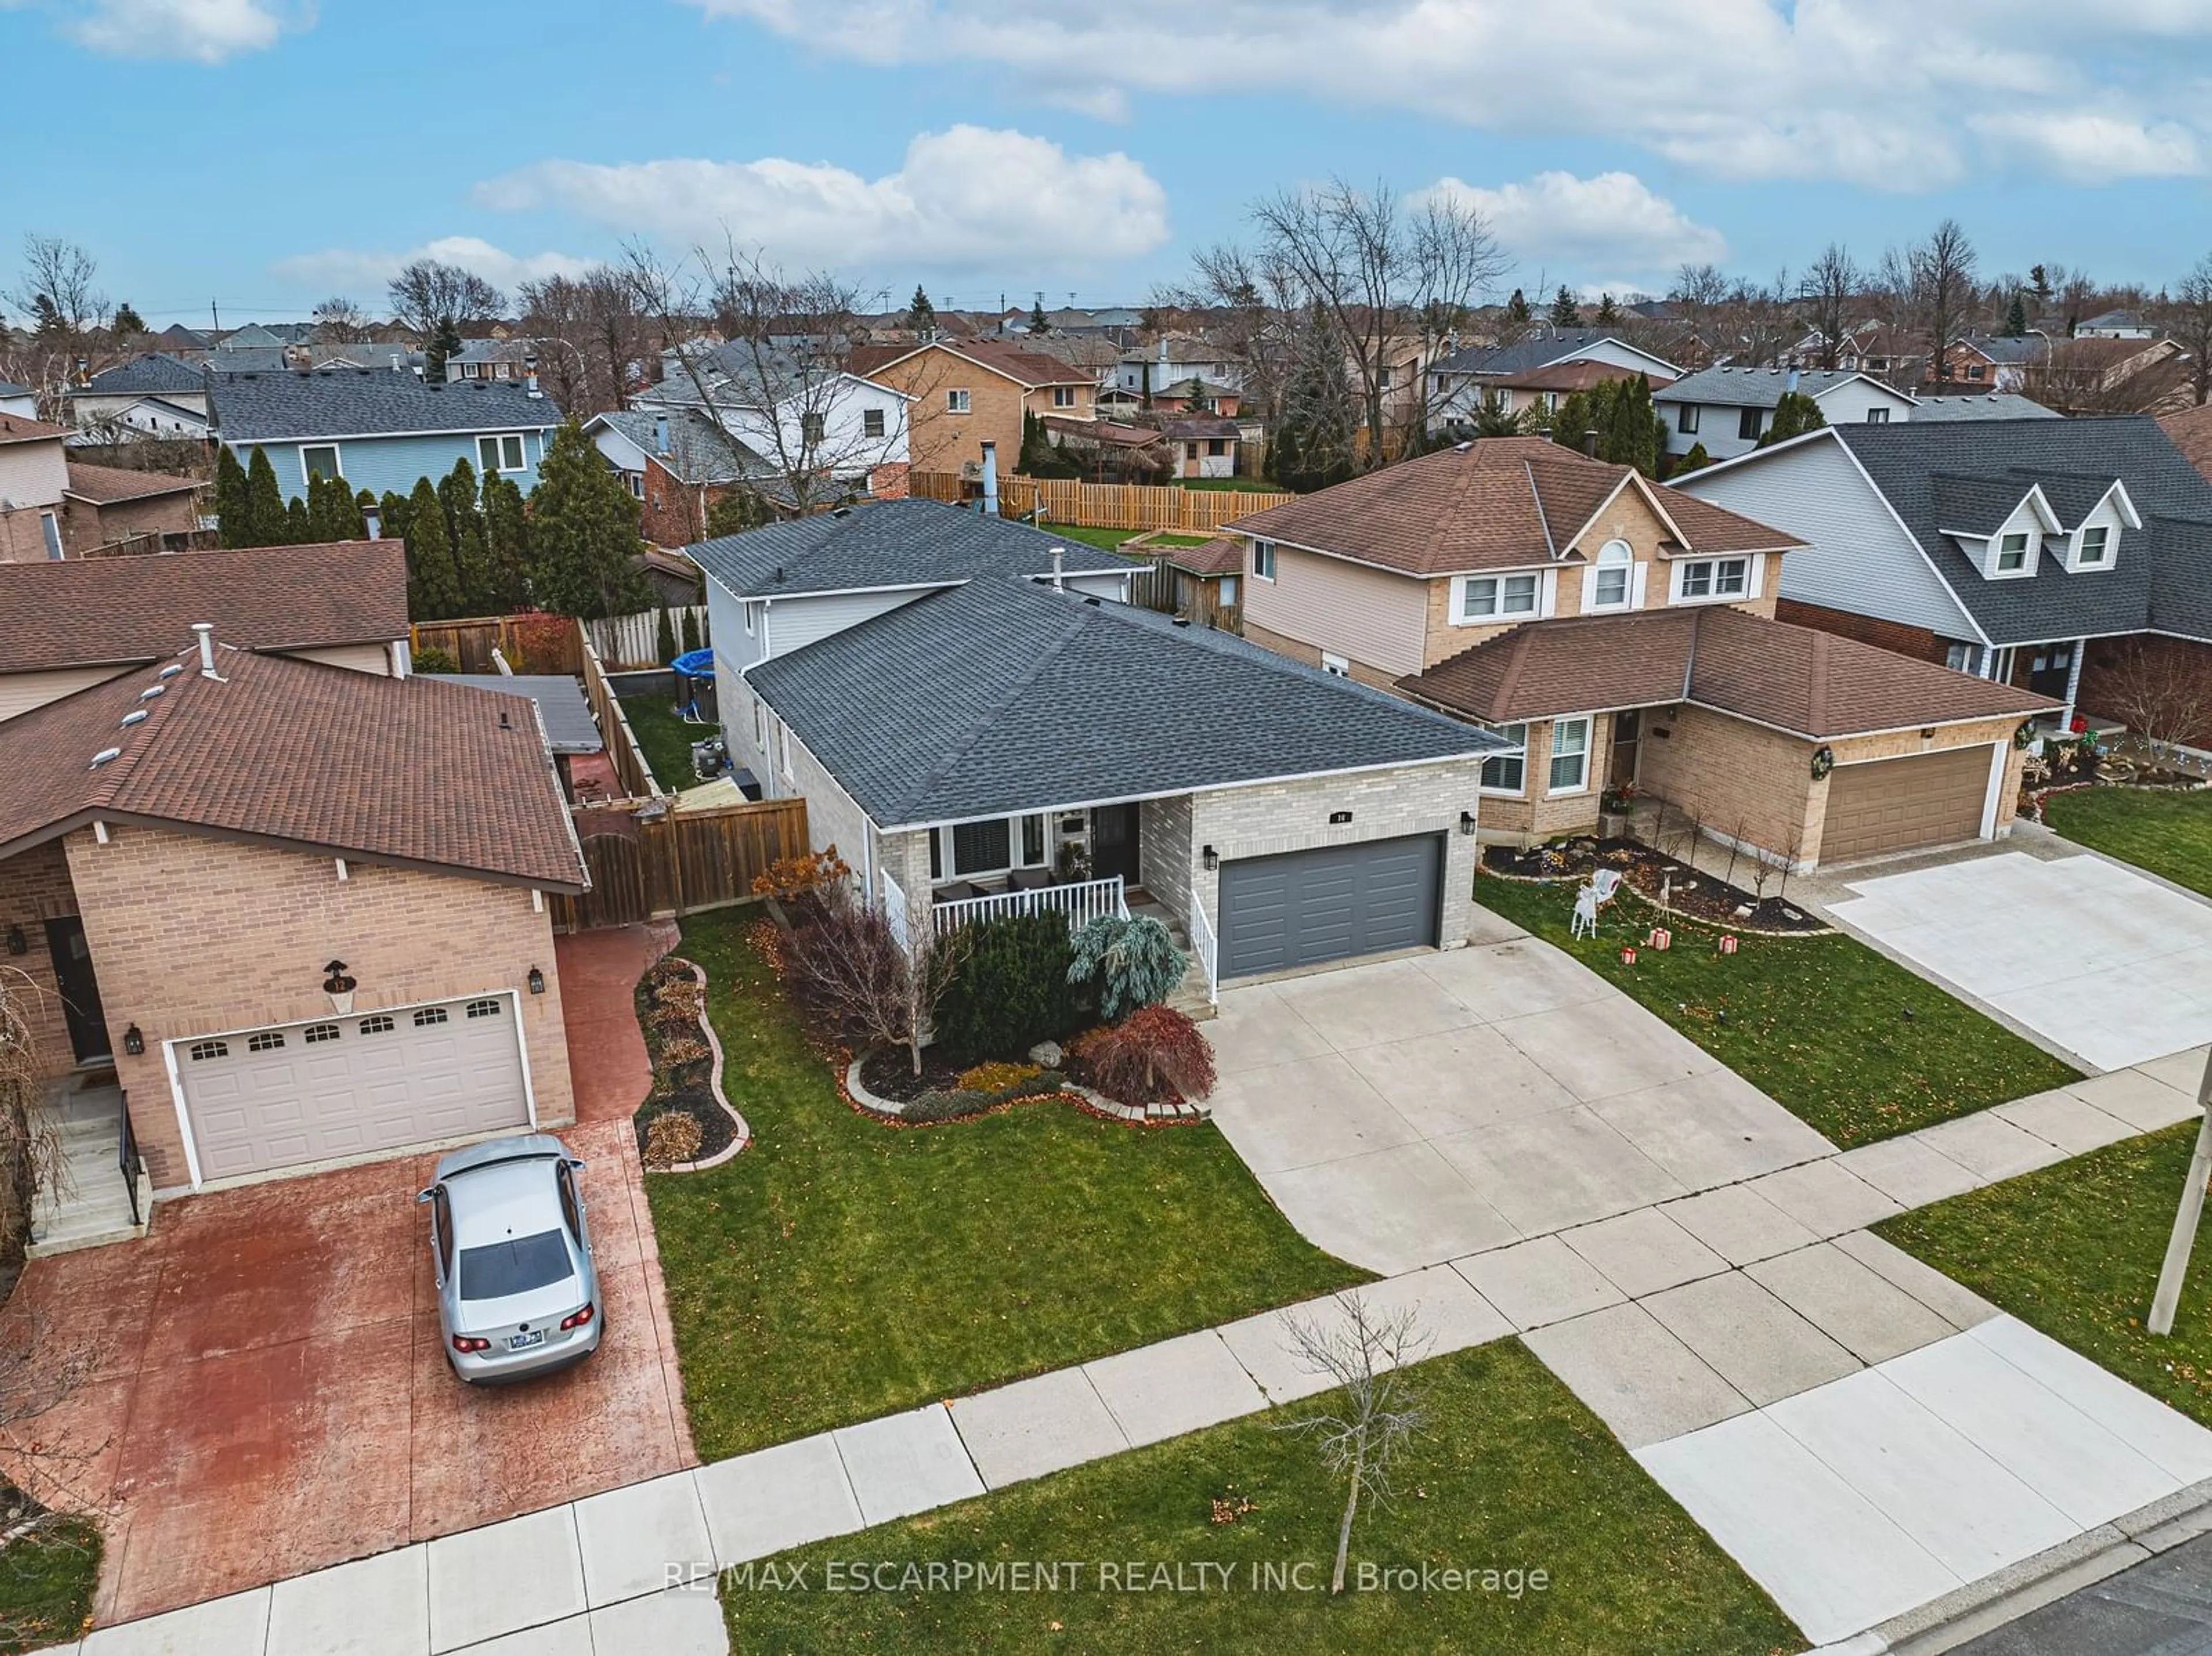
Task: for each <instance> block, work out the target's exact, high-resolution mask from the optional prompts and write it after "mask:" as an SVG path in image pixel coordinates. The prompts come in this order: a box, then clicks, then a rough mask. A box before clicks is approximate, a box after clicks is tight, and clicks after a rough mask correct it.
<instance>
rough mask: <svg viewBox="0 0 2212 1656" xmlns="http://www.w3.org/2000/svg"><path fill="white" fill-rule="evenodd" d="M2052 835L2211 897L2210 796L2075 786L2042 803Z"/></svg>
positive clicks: (2152, 790) (2153, 790) (2211, 834)
mask: <svg viewBox="0 0 2212 1656" xmlns="http://www.w3.org/2000/svg"><path fill="white" fill-rule="evenodd" d="M2043 820H2044V821H2045V822H2046V823H2048V824H2049V825H2050V826H2051V828H2053V829H2054V830H2055V831H2057V833H2060V834H2064V835H2065V836H2066V837H2067V838H2068V839H2069V840H2075V841H2076V842H2077V843H2079V844H2081V845H2085V846H2088V847H2089V848H2090V849H2091V850H2093V851H2101V852H2104V853H2105V854H2106V856H2107V857H2117V858H2119V859H2120V860H2121V861H2122V862H2124V863H2133V864H2135V865H2136V867H2137V868H2147V869H2148V870H2150V871H2151V872H2152V873H2154V874H2156V875H2158V876H2160V877H2162V878H2164V879H2168V880H2171V881H2172V882H2173V883H2175V884H2176V885H2185V886H2187V887H2188V888H2189V889H2191V891H2199V892H2202V893H2203V894H2204V895H2206V896H2208V897H2212V792H2203V793H2168V792H2163V791H2161V790H2158V789H2153V788H2077V789H2075V791H2074V792H2070V793H2054V794H2052V795H2051V797H2050V798H2047V799H2045V801H2044V802H2043Z"/></svg>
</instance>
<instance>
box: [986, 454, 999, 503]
mask: <svg viewBox="0 0 2212 1656" xmlns="http://www.w3.org/2000/svg"><path fill="white" fill-rule="evenodd" d="M983 514H984V515H985V516H986V517H990V518H995V517H997V516H998V515H999V446H998V445H997V444H996V443H986V444H984V445H983Z"/></svg>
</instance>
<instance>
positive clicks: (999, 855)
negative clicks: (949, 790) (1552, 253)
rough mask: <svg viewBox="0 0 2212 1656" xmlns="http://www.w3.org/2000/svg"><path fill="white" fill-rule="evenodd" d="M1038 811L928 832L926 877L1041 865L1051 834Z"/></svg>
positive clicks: (990, 872) (978, 874) (971, 874)
mask: <svg viewBox="0 0 2212 1656" xmlns="http://www.w3.org/2000/svg"><path fill="white" fill-rule="evenodd" d="M1047 828H1048V824H1047V823H1046V822H1045V818H1044V814H1043V813H1042V811H1030V812H1028V813H1026V814H1024V815H1023V816H986V817H982V818H980V819H978V820H977V821H975V822H955V823H954V824H953V825H952V826H951V828H933V829H932V830H931V831H930V835H929V877H930V878H931V879H933V880H944V879H955V880H972V879H979V878H987V877H990V876H992V875H994V874H1009V873H1012V871H1013V870H1016V869H1018V868H1042V867H1043V866H1044V865H1045V864H1046V863H1047V862H1048V860H1049V857H1048V851H1049V849H1050V843H1051V835H1050V834H1049V833H1048V831H1047Z"/></svg>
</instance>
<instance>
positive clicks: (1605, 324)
mask: <svg viewBox="0 0 2212 1656" xmlns="http://www.w3.org/2000/svg"><path fill="white" fill-rule="evenodd" d="M1591 320H1592V321H1594V322H1595V323H1596V324H1597V325H1598V326H1599V327H1601V328H1617V327H1619V326H1620V307H1619V306H1616V305H1615V304H1614V303H1613V295H1612V294H1599V295H1598V296H1597V314H1596V315H1595V317H1593V318H1591Z"/></svg>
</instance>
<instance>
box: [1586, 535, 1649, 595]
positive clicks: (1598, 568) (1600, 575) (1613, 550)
mask: <svg viewBox="0 0 2212 1656" xmlns="http://www.w3.org/2000/svg"><path fill="white" fill-rule="evenodd" d="M1635 575H1636V554H1635V552H1634V551H1633V550H1632V549H1631V548H1630V546H1629V544H1628V543H1627V542H1626V541H1607V543H1605V544H1604V545H1603V546H1601V547H1600V548H1599V549H1598V554H1597V563H1596V565H1595V567H1593V568H1592V569H1591V570H1590V572H1589V575H1588V576H1587V577H1586V578H1585V579H1588V581H1589V590H1588V594H1587V596H1586V597H1585V598H1584V599H1583V609H1584V610H1626V608H1628V602H1629V597H1630V594H1631V588H1632V585H1633V582H1634V579H1635Z"/></svg>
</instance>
